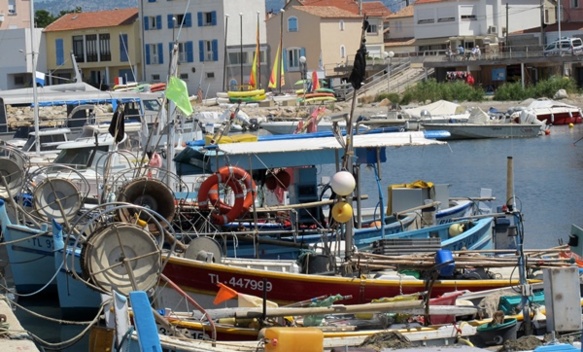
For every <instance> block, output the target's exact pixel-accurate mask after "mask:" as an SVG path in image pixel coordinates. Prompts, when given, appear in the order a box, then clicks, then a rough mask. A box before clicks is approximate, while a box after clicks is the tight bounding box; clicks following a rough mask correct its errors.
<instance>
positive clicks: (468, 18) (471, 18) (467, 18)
mask: <svg viewBox="0 0 583 352" xmlns="http://www.w3.org/2000/svg"><path fill="white" fill-rule="evenodd" d="M476 19H477V18H476V15H462V21H475V20H476Z"/></svg>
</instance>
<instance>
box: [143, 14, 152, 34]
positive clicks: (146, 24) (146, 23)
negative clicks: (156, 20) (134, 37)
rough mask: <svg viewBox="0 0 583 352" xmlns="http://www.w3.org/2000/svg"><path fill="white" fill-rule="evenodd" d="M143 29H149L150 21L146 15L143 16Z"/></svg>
mask: <svg viewBox="0 0 583 352" xmlns="http://www.w3.org/2000/svg"><path fill="white" fill-rule="evenodd" d="M143 21H144V30H145V31H147V30H148V29H150V21H148V17H147V16H144V19H143Z"/></svg>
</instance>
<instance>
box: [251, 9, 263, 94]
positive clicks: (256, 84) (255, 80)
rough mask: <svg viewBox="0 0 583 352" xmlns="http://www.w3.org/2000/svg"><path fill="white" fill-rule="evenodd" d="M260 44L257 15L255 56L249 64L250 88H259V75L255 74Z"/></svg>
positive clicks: (258, 60) (256, 72) (258, 62)
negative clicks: (251, 63) (250, 64)
mask: <svg viewBox="0 0 583 352" xmlns="http://www.w3.org/2000/svg"><path fill="white" fill-rule="evenodd" d="M260 53H261V52H260V46H259V17H258V18H257V36H256V40H255V56H254V57H253V65H252V66H251V76H250V77H249V87H250V89H257V88H259V77H258V76H257V74H258V72H260V69H259V67H260V66H259V65H260V61H261V60H260V59H259V55H260Z"/></svg>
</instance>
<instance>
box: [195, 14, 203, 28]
mask: <svg viewBox="0 0 583 352" xmlns="http://www.w3.org/2000/svg"><path fill="white" fill-rule="evenodd" d="M196 16H197V17H198V26H199V27H202V12H197V14H196Z"/></svg>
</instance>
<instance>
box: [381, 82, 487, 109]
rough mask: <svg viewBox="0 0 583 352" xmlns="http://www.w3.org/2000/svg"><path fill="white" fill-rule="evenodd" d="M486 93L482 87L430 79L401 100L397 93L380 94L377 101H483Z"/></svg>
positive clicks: (405, 93)
mask: <svg viewBox="0 0 583 352" xmlns="http://www.w3.org/2000/svg"><path fill="white" fill-rule="evenodd" d="M484 95H485V92H484V90H483V89H482V88H481V87H473V86H470V85H468V84H467V83H465V82H461V81H459V82H446V83H438V82H437V81H436V80H435V79H433V78H432V79H429V80H426V81H423V82H420V83H417V84H416V85H415V86H412V87H409V88H407V89H406V90H405V92H404V93H403V95H402V96H401V98H400V99H399V96H398V95H397V94H395V93H391V94H380V95H378V96H377V98H376V99H375V100H377V101H380V100H382V99H384V98H389V100H390V101H391V102H397V103H399V104H401V105H407V104H409V103H411V102H412V101H418V102H424V101H437V100H441V99H443V100H449V101H482V100H483V99H484Z"/></svg>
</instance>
